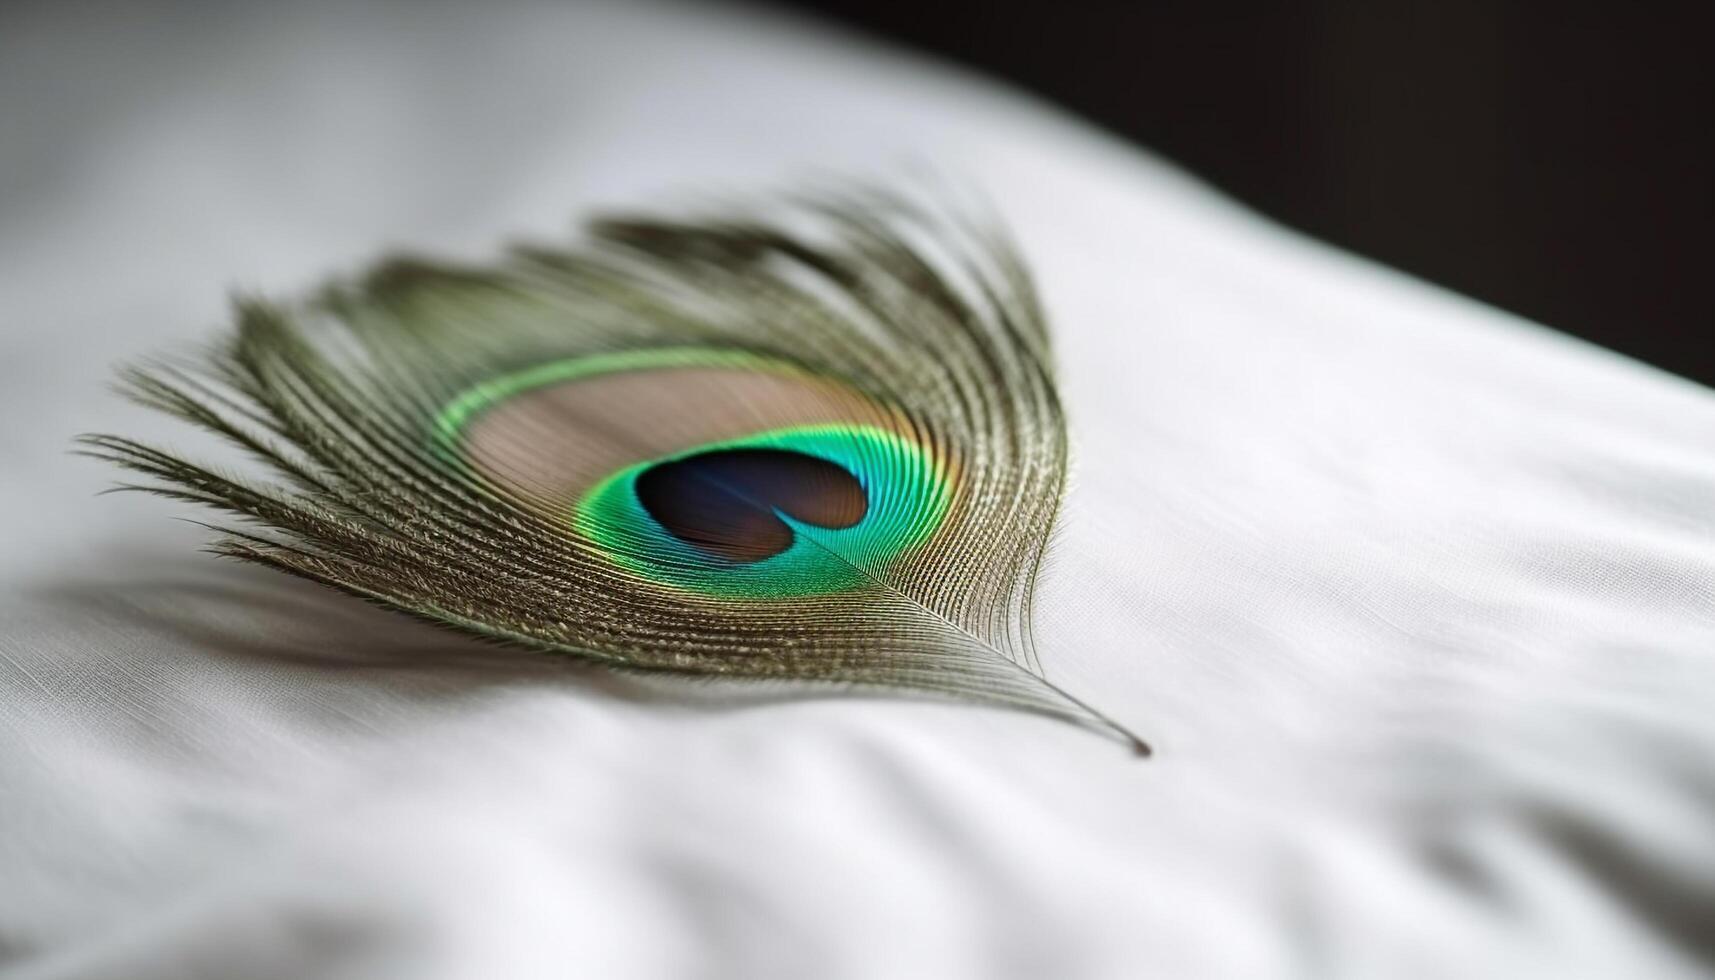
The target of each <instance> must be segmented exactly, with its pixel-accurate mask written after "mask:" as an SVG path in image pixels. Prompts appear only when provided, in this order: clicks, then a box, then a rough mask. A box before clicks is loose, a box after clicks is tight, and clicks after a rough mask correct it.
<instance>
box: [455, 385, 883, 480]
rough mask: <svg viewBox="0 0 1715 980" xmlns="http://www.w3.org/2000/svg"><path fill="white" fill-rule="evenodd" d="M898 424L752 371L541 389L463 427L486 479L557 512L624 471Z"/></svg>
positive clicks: (858, 398) (852, 397) (867, 406)
mask: <svg viewBox="0 0 1715 980" xmlns="http://www.w3.org/2000/svg"><path fill="white" fill-rule="evenodd" d="M830 423H848V424H850V423H855V424H861V425H870V426H876V427H879V428H886V429H891V430H894V431H900V430H901V429H902V422H901V420H900V419H899V418H898V417H897V416H896V415H895V414H894V413H892V412H889V411H887V410H885V409H883V408H881V407H880V406H879V405H877V404H876V403H875V402H873V401H871V400H870V399H868V398H866V397H864V396H863V395H861V394H859V393H858V392H856V391H855V390H853V389H852V388H850V387H849V386H847V385H844V384H841V383H839V382H835V381H829V380H827V379H822V378H814V377H810V376H808V375H798V374H790V373H785V372H770V371H759V370H756V369H755V368H726V367H669V368H650V369H647V370H638V371H616V372H613V373H611V374H599V375H594V376H591V377H586V378H578V379H575V380H571V381H565V382H560V383H557V384H549V385H544V386H543V387H540V388H534V389H531V390H529V391H525V392H523V393H521V394H518V395H514V396H512V397H511V398H508V399H507V400H505V401H503V402H500V403H498V404H495V405H493V406H492V407H490V408H487V409H485V410H484V411H483V412H482V413H481V414H479V415H477V416H476V417H475V418H474V419H472V420H471V421H470V423H468V424H467V425H466V427H465V429H464V438H463V446H464V450H465V454H466V458H467V459H468V460H469V461H470V463H471V465H472V466H473V467H475V468H476V470H477V471H478V472H479V473H481V474H482V475H483V476H485V477H487V478H488V479H490V480H493V481H495V482H496V483H498V484H500V485H501V486H503V487H505V488H506V489H508V490H510V491H511V492H513V493H515V494H517V495H519V496H520V497H522V498H524V499H526V500H528V501H531V502H533V503H536V504H538V505H540V506H543V507H545V508H548V509H550V510H553V511H556V512H563V511H564V510H565V509H566V508H569V507H570V506H572V505H573V504H574V503H576V501H577V500H578V498H579V497H580V496H581V495H582V494H583V492H584V491H585V490H587V489H588V488H589V487H591V486H592V485H594V484H595V483H596V482H598V481H600V480H601V479H603V478H604V477H606V476H608V475H610V474H611V473H613V472H614V471H615V470H618V469H620V468H621V467H625V466H630V465H632V464H634V463H640V462H644V461H647V460H652V459H659V458H661V457H665V456H672V455H675V454H679V453H685V452H688V451H690V450H693V449H696V448H698V447H699V446H705V445H708V444H710V443H719V442H724V441H728V440H733V439H740V438H743V437H745V436H748V435H752V434H754V433H757V432H762V431H767V430H769V429H780V428H787V427H791V426H803V425H825V424H830Z"/></svg>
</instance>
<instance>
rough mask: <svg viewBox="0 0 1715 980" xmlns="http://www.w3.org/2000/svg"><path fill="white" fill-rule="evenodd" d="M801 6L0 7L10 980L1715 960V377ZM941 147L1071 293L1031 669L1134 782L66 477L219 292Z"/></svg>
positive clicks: (1063, 751) (1639, 971)
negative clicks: (1408, 269)
mask: <svg viewBox="0 0 1715 980" xmlns="http://www.w3.org/2000/svg"><path fill="white" fill-rule="evenodd" d="M772 16H774V15H769V16H762V15H755V14H748V13H746V14H739V13H734V12H731V11H724V10H719V9H703V8H676V7H668V8H653V7H651V8H639V7H636V6H623V7H612V8H608V7H590V6H580V5H566V6H543V7H530V6H511V7H504V8H503V7H500V6H497V5H489V4H479V3H471V4H466V5H463V6H461V7H446V8H420V9H412V8H408V7H404V6H401V7H372V8H363V9H359V8H353V7H332V6H330V7H325V8H323V7H307V6H298V5H288V4H276V5H261V4H257V5H254V6H248V7H237V8H231V9H225V8H222V7H220V6H219V5H196V6H186V7H179V8H158V9H152V10H151V9H145V8H143V7H141V6H139V5H134V4H133V5H121V4H114V5H112V6H109V7H90V6H85V5H74V4H65V5H59V6H57V7H55V6H51V5H41V6H38V7H32V8H22V7H18V6H17V5H12V6H10V7H8V8H6V11H5V12H4V13H3V14H0V18H3V20H0V106H3V110H0V111H3V115H0V162H3V165H0V299H3V303H0V311H3V316H4V321H3V323H0V331H3V332H0V399H3V409H4V411H3V412H0V459H3V460H4V464H3V470H0V543H3V545H4V547H3V548H0V974H3V975H4V976H6V977H7V978H18V980H23V978H30V980H46V978H85V977H123V978H127V980H148V978H187V977H194V978H227V977H255V978H297V977H312V976H313V977H322V976H329V977H345V978H382V977H407V978H419V980H440V978H490V977H507V978H512V980H530V978H547V977H556V978H557V977H568V976H589V977H683V976H710V977H737V978H759V977H794V978H795V977H812V976H813V977H889V978H892V977H933V978H957V977H1020V978H1034V977H1055V978H1073V977H1123V978H1138V977H1171V978H1205V977H1210V978H1226V977H1231V978H1246V980H1253V978H1260V977H1354V978H1372V977H1505V978H1521V977H1555V978H1567V977H1591V978H1596V977H1602V978H1612V977H1626V978H1635V977H1690V976H1696V975H1699V974H1701V973H1702V972H1703V971H1704V970H1706V969H1708V968H1709V967H1710V966H1711V963H1715V929H1712V927H1711V923H1715V451H1712V448H1711V447H1715V395H1712V394H1711V392H1710V391H1708V390H1706V389H1703V388H1701V387H1698V386H1696V385H1694V384H1691V383H1689V382H1686V381H1682V380H1678V379H1676V378H1673V377H1670V376H1668V375H1665V374H1663V373H1660V372H1657V371H1655V370H1652V369H1649V368H1645V367H1642V366H1640V365H1638V364H1635V363H1632V362H1630V361H1627V360H1625V359H1623V358H1620V357H1618V356H1615V355H1612V354H1609V353H1606V352H1602V351H1598V350H1595V349H1591V348H1588V347H1586V346H1584V345H1581V344H1579V343H1577V342H1574V341H1571V340H1568V339H1566V338H1564V337H1562V336H1560V335H1557V334H1554V333H1552V332H1549V331H1546V330H1543V329H1540V328H1537V327H1534V326H1531V325H1528V324H1524V323H1521V322H1519V321H1516V320H1514V319H1512V318H1509V317H1507V316H1504V315H1502V314H1499V313H1497V312H1495V311H1493V310H1490V309H1487V308H1484V307H1482V306H1480V305H1477V304H1474V303H1471V302H1468V301H1465V300H1462V299H1459V298H1457V297H1454V296H1450V295H1447V294H1445V293H1443V292H1440V291H1438V290H1435V289H1433V288H1428V287H1425V286H1424V285H1422V284H1419V283H1417V282H1414V281H1410V280H1408V279H1406V278H1404V277H1402V276H1399V275H1396V274H1393V273H1389V272H1386V271H1383V270H1379V269H1377V268H1375V267H1373V266H1370V265H1368V264H1366V263H1364V262H1362V261H1359V260H1356V259H1353V258H1350V257H1348V256H1344V255H1341V254H1337V253H1334V252H1332V251H1330V250H1328V249H1326V248H1323V247H1321V246H1318V245H1315V244H1313V243H1309V242H1306V241H1304V240H1302V239H1300V238H1297V237H1295V236H1294V235H1291V234H1289V233H1287V232H1284V231H1282V230H1280V229H1278V228H1275V227H1272V226H1270V225H1268V224H1266V223H1264V222H1262V221H1261V220H1259V219H1257V218H1255V217H1253V216H1251V215H1249V214H1247V213H1244V212H1242V211H1241V210H1239V209H1237V208H1235V207H1234V206H1232V205H1230V204H1228V203H1226V202H1224V201H1222V200H1221V199H1219V198H1218V197H1216V196H1214V195H1213V194H1211V193H1210V192H1208V191H1207V190H1205V189H1203V188H1202V187H1200V186H1198V185H1196V184H1195V183H1194V182H1192V181H1190V180H1188V179H1187V178H1185V177H1183V176H1181V175H1179V174H1177V173H1175V172H1173V171H1171V170H1170V169H1168V168H1166V167H1164V166H1163V165H1161V164H1159V163H1157V162H1156V161H1154V160H1152V159H1150V158H1149V157H1147V156H1145V155H1142V154H1141V153H1139V152H1138V151H1136V150H1133V149H1130V148H1127V147H1125V146H1122V145H1119V144H1118V143H1116V142H1115V141H1113V140H1111V139H1109V138H1107V137H1104V136H1102V135H1100V134H1097V133H1093V132H1091V131H1090V130H1088V129H1087V128H1085V127H1083V126H1081V125H1079V124H1076V123H1074V122H1071V121H1068V120H1066V119H1064V118H1062V117H1060V116H1058V115H1057V114H1055V113H1054V112H1053V111H1051V110H1049V109H1046V108H1044V107H1042V106H1039V105H1036V104H1033V103H1031V102H1030V101H1028V100H1026V99H1024V98H1021V97H1019V96H1017V95H1015V94H1011V93H1008V92H1005V91H1002V90H1000V89H999V88H998V87H997V86H996V85H994V84H992V83H988V82H982V81H977V80H973V79H970V78H967V77H963V76H960V75H956V74H953V73H951V72H949V71H947V70H944V69H940V68H936V67H932V66H927V65H925V64H922V63H920V62H919V61H918V60H915V59H911V58H906V57H904V56H901V55H898V54H895V53H892V52H889V51H885V50H878V49H874V48H872V47H870V46H867V45H865V44H863V43H860V42H855V41H852V40H850V39H844V38H840V37H836V36H832V35H827V34H823V33H821V32H819V31H818V30H817V29H814V28H812V27H808V26H805V25H798V24H793V23H790V22H787V21H783V20H779V19H770V17H772ZM1184 98H1186V99H1187V100H1192V101H1194V100H1195V98H1196V93H1195V92H1186V93H1184ZM923 164H927V165H929V166H930V167H932V168H933V169H934V170H936V171H937V172H938V173H941V174H944V175H952V176H956V177H959V178H963V179H968V180H970V181H971V182H972V183H974V184H975V185H977V186H979V187H980V188H982V189H983V190H984V191H985V192H986V194H987V195H988V196H989V197H990V198H991V199H992V200H993V201H994V203H995V204H996V206H997V208H998V210H999V211H1000V212H1001V213H1002V214H1003V215H1004V216H1005V217H1006V219H1007V220H1008V221H1009V222H1010V223H1011V225H1012V227H1013V229H1014V231H1015V232H1016V233H1017V235H1018V237H1019V238H1020V240H1021V241H1022V242H1023V244H1024V246H1025V250H1026V252H1027V253H1028V257H1029V259H1030V260H1031V262H1032V264H1033V266H1034V268H1035V269H1036V271H1037V273H1038V275H1039V277H1040V280H1041V284H1042V286H1043V289H1044V291H1045V294H1046V298H1047V302H1048V304H1049V307H1050V309H1051V312H1052V315H1053V319H1054V321H1055V327H1056V330H1057V336H1058V341H1059V345H1060V351H1061V354H1062V357H1063V366H1064V385H1065V394H1066V396H1067V398H1068V400H1069V403H1070V408H1071V413H1072V418H1073V424H1074V428H1075V438H1076V441H1077V447H1078V448H1077V458H1078V465H1077V476H1076V482H1075V486H1074V490H1073V492H1072V494H1071V497H1070V501H1069V506H1068V511H1067V513H1066V515H1065V521H1064V529H1063V532H1062V533H1061V534H1060V536H1059V538H1058V541H1057V543H1056V546H1055V550H1054V555H1053V560H1052V562H1051V564H1050V567H1049V568H1048V569H1047V572H1046V574H1045V577H1044V579H1043V582H1042V601H1041V604H1040V609H1039V615H1038V620H1037V630H1038V633H1039V636H1040V638H1041V647H1042V655H1043V660H1044V662H1045V663H1046V665H1047V667H1048V669H1049V670H1050V672H1051V674H1052V676H1054V677H1055V678H1056V680H1057V681H1058V682H1059V683H1061V684H1062V685H1064V686H1066V687H1067V688H1069V689H1071V690H1072V691H1074V692H1076V693H1078V694H1080V695H1082V696H1083V697H1085V698H1087V699H1088V700H1089V701H1091V702H1093V703H1095V704H1097V705H1099V706H1100V707H1102V708H1103V709H1105V710H1106V711H1107V712H1109V713H1111V714H1113V715H1115V716H1116V717H1118V718H1120V719H1121V720H1123V721H1124V722H1125V723H1126V724H1128V725H1130V726H1132V727H1134V728H1135V729H1137V730H1138V731H1140V732H1142V733H1143V734H1145V735H1146V736H1147V737H1149V738H1150V739H1151V740H1152V741H1153V742H1154V743H1155V745H1156V747H1157V750H1158V756H1157V758H1155V759H1154V760H1152V761H1149V762H1139V761H1137V760H1135V759H1133V758H1131V757H1129V756H1128V755H1126V754H1125V753H1124V752H1123V751H1121V750H1120V749H1118V748H1116V747H1115V746H1114V745H1113V744H1111V743H1109V742H1106V741H1103V740H1101V739H1099V738H1097V737H1095V736H1092V735H1090V734H1088V733H1086V732H1082V731H1079V730H1076V729H1074V728H1072V727H1070V726H1066V725H1062V724H1057V723H1054V722H1051V721H1045V720H1041V719H1037V718H1034V717H1028V716H1022V715H1018V714H1014V713H1008V712H1002V711H994V710H988V709H982V708H973V707H963V706H957V705H939V704H923V703H909V702H899V701H891V700H885V699H842V698H817V699H809V700H801V699H793V698H786V699H778V700H769V701H767V702H766V703H761V704H753V705H749V706H743V707H727V706H718V705H708V704H703V703H700V702H699V701H697V700H696V699H686V698H682V697H678V696H676V695H675V693H674V687H673V685H670V684H669V685H666V686H665V687H664V686H662V685H659V684H652V685H648V686H644V685H641V684H639V683H638V682H635V681H631V680H622V679H616V678H614V677H611V676H608V675H606V674H604V673H601V672H599V671H593V670H585V669H577V668H571V669H568V668H563V667H561V666H559V665H556V664H553V663H544V662H543V661H541V660H538V659H536V658H533V657H530V656H528V655H525V654H520V653H513V652H507V651H497V650H492V649H489V648H487V647H484V646H481V645H479V644H476V643H469V642H465V641H463V640H461V639H459V638H457V637H453V636H450V635H447V634H442V633H440V632H437V631H434V630H432V629H430V628H427V627H423V626H419V625H416V624H413V623H410V622H406V621H403V620H401V619H399V618H395V617H393V616H391V615H389V614H386V613H384V612H381V611H379V610H373V609H370V608H368V607H365V606H362V605H360V604H357V603H355V602H352V601H349V600H345V599H342V598H339V597H336V596H331V595H325V594H323V593H322V592H320V591H318V590H316V589H314V588H311V587H308V586H302V585H299V584H296V583H293V582H289V581H285V580H283V579H282V578H280V577H276V576H271V575H268V574H266V573H262V572H255V571H249V570H245V569H241V568H235V567H232V566H230V565H226V564H222V563H220V562H217V561H216V560H215V559H213V558H210V557H208V556H206V555H202V554H200V553H198V552H197V551H196V548H197V546H198V545H199V543H200V542H202V541H203V540H205V538H206V534H205V532H204V531H203V530H202V529H201V528H199V527H197V526H195V525H192V524H188V523H185V522H182V521H176V520H174V519H173V517H174V516H195V515H194V514H193V513H192V512H191V511H189V510H187V509H184V508H176V507H174V506H172V505H170V504H167V503H165V502H163V501H159V500H154V499H148V498H142V497H133V496H125V495H121V496H118V497H107V498H100V499H97V498H95V497H94V496H93V494H94V492H95V491H96V490H98V489H100V488H102V487H103V486H105V485H107V484H108V483H109V482H110V480H111V479H112V478H113V474H112V473H110V472H108V471H106V470H105V469H104V468H103V467H101V466H99V465H98V464H95V463H93V462H90V461H87V460H82V459H77V458H74V457H71V456H68V455H67V452H66V450H67V448H68V440H69V439H70V437H71V436H72V435H73V434H75V433H77V432H80V431H87V430H100V431H116V432H122V433H126V434H132V435H141V436H150V437H156V438H159V439H162V440H164V441H166V442H167V443H169V444H172V445H176V446H181V447H185V448H192V449H200V448H201V447H202V446H203V445H204V443H203V442H201V441H200V440H199V439H197V438H196V437H195V436H193V435H191V434H188V433H186V432H185V431H184V430H183V429H181V428H179V427H176V426H173V425H172V424H171V423H167V422H165V421H162V420H159V419H156V418H154V417H152V416H150V415H148V414H147V413H144V412H143V411H141V410H138V409H134V408H131V407H128V406H126V405H124V404H123V403H121V402H120V401H119V400H118V399H116V398H114V397H112V396H111V395H109V394H108V393H107V392H106V391H105V390H104V388H103V385H104V383H105V381H106V380H107V379H108V378H109V377H110V370H111V368H112V366H113V365H115V364H116V363H119V362H122V361H126V360H129V359H134V358H136V357H139V356H143V355H147V354H150V353H154V352H158V351H160V350H162V349H163V348H169V349H170V348H172V347H173V346H174V345H178V344H183V343H189V342H194V341H197V340H199V339H204V338H208V337H210V336H211V335H212V332H213V331H214V330H215V329H216V328H218V326H219V324H220V322H221V320H222V316H223V307H224V301H225V295H226V293H227V291H228V290H230V289H233V288H245V289H261V290H266V291H271V292H276V293H291V292H293V291H297V290H302V289H305V288H307V287H309V286H310V285H312V284H314V283H315V282H316V281H318V280H319V279H320V278H321V277H322V276H323V275H325V274H330V273H335V272H340V271H351V270H355V269H357V268H359V267H360V266H361V265H362V263H363V262H365V261H367V260H369V259H371V258H373V257H375V256H376V255H378V254H380V253H381V252H383V251H384V250H385V249H387V248H389V247H393V246H410V247H412V248H414V249H417V250H427V251H431V252H442V253H450V254H454V255H458V256H463V257H470V258H479V257H482V256H484V255H488V254H492V253H493V251H494V250H495V249H497V248H498V247H499V245H500V243H501V242H502V241H503V240H505V239H508V238H510V237H513V236H516V235H520V234H522V235H528V236H534V237H538V238H544V237H554V236H558V235H560V234H561V233H562V232H563V231H564V230H565V229H566V228H568V227H569V222H570V221H571V219H573V218H574V217H576V216H577V215H580V214H583V213H586V211H587V210H588V209H589V208H590V207H592V206H596V205H623V204H630V203H645V204H649V205H652V206H658V207H659V206H664V205H666V206H670V205H671V204H672V203H673V202H675V201H685V200H697V199H698V198H697V194H698V193H699V192H701V191H703V190H706V189H714V190H717V191H718V190H738V191H744V192H753V191H757V190H760V189H763V188H766V187H770V186H776V185H778V184H779V183H781V182H782V181H785V180H787V179H789V178H793V177H798V176H803V175H804V174H806V173H812V172H817V171H818V169H820V170H830V169H831V170H834V171H837V172H842V173H858V174H866V175H872V176H874V175H880V176H889V175H897V174H908V173H911V172H914V168H916V167H918V166H920V165H923ZM1577 274H1581V275H1599V274H1601V272H1600V270H1580V271H1579V272H1578V273H1577Z"/></svg>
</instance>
